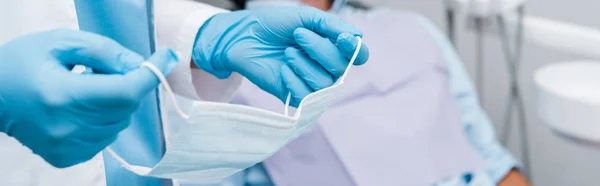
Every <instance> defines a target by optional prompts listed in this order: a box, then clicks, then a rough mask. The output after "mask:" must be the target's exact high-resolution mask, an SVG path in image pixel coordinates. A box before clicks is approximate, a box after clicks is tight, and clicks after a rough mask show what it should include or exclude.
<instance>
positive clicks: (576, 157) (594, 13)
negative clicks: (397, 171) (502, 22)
mask: <svg viewBox="0 0 600 186" xmlns="http://www.w3.org/2000/svg"><path fill="white" fill-rule="evenodd" d="M200 1H202V2H205V3H209V4H213V5H216V6H220V7H225V8H227V7H231V5H230V4H229V3H228V1H227V0H200ZM361 1H362V2H365V3H366V4H369V5H373V6H375V7H385V8H393V9H404V10H410V11H415V12H418V13H421V14H422V15H424V16H426V17H428V18H429V19H431V20H432V21H433V22H434V23H436V25H437V26H438V28H440V29H441V30H443V31H445V30H446V18H445V16H446V13H445V4H444V2H443V0H361ZM599 7H600V1H596V0H531V1H528V2H527V3H526V5H525V11H526V14H527V15H535V16H540V17H544V18H549V19H553V20H557V21H562V22H568V23H571V24H578V25H583V26H590V27H595V28H600V13H598V8H599ZM467 25H468V21H466V19H465V18H464V17H457V19H456V46H457V49H458V51H459V54H460V56H461V57H462V60H463V62H464V63H465V65H466V66H467V68H468V70H469V73H470V74H471V77H473V79H474V81H480V82H479V83H478V84H479V85H482V87H479V88H480V94H481V95H482V104H483V106H484V108H485V109H486V110H487V111H488V113H489V115H490V117H491V119H492V120H493V121H494V124H495V125H496V132H497V134H498V137H499V138H500V137H501V136H502V132H503V131H502V130H503V127H502V124H503V123H504V113H505V111H506V105H507V102H508V96H509V93H510V91H509V87H510V81H509V79H510V78H509V73H508V68H507V65H506V58H505V55H504V52H503V50H502V43H501V41H500V39H499V37H498V36H497V35H496V34H487V35H485V36H484V37H483V46H484V47H483V51H482V52H483V54H484V55H483V63H482V64H483V66H482V68H481V70H482V71H481V74H482V76H481V77H482V78H480V79H476V78H475V77H476V70H477V69H478V66H477V64H478V63H477V50H476V49H477V44H476V43H477V35H476V34H475V33H474V31H473V29H469V27H468V26H467ZM366 37H368V36H366ZM598 50H600V48H599V49H598ZM522 52H523V54H522V61H521V64H520V69H519V71H518V76H519V87H520V89H521V91H522V94H523V95H522V96H523V100H524V103H525V113H526V119H527V122H526V123H527V125H526V127H527V129H528V130H527V139H526V140H525V141H526V142H527V143H528V144H529V151H530V158H529V159H530V161H531V162H530V164H531V165H530V166H531V167H530V170H531V176H532V179H533V180H532V181H533V183H534V184H535V185H543V186H565V185H598V178H599V176H600V148H593V147H589V146H584V145H581V144H577V143H574V142H572V141H569V140H565V139H564V138H561V137H558V136H557V135H556V134H554V133H553V132H552V130H551V129H550V128H549V127H548V126H547V125H546V124H544V123H543V122H542V121H541V120H540V119H539V118H538V117H537V115H536V111H535V86H534V82H533V74H534V72H535V70H536V69H538V68H540V67H541V66H543V65H547V64H551V63H556V62H562V61H571V60H586V59H590V57H586V56H583V55H575V54H571V53H567V52H563V51H559V50H555V49H551V48H547V47H543V46H540V45H535V44H532V43H528V42H525V43H524V46H523V50H522ZM599 114H600V113H599ZM516 122H518V120H517V119H516V117H513V121H512V123H511V124H512V125H513V127H512V131H511V132H510V135H509V136H508V141H507V146H508V148H509V149H510V150H511V151H512V152H513V153H514V154H515V156H517V157H519V158H522V157H521V145H523V144H521V140H520V139H519V135H518V134H519V132H520V131H518V130H520V129H519V127H518V126H517V125H518V124H517V123H516Z"/></svg>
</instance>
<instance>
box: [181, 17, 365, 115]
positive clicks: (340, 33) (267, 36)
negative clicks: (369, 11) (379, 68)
mask: <svg viewBox="0 0 600 186" xmlns="http://www.w3.org/2000/svg"><path fill="white" fill-rule="evenodd" d="M354 36H362V35H361V32H360V31H359V30H358V29H357V28H355V27H353V26H352V25H349V24H346V23H344V22H343V21H342V20H341V19H340V18H339V17H337V16H334V15H331V14H328V13H325V12H322V11H320V10H318V9H315V8H311V7H281V8H277V9H273V8H269V9H257V10H246V11H237V12H231V13H223V14H217V15H215V16H213V17H212V18H211V19H210V20H208V21H207V22H206V23H205V24H204V26H202V28H200V30H199V32H198V36H197V39H196V43H195V46H194V52H193V60H194V62H195V63H196V65H197V66H198V67H200V68H201V69H203V70H205V71H207V72H209V73H212V74H214V75H215V76H217V77H218V78H227V77H229V75H230V74H231V73H232V72H238V73H240V74H241V75H243V76H245V77H246V78H248V79H249V80H250V81H252V82H253V83H254V84H256V85H258V86H259V87H260V88H262V89H263V90H265V91H267V92H269V93H271V94H273V95H275V96H277V97H278V98H279V99H280V100H282V101H284V100H285V99H286V97H287V94H288V92H291V93H292V95H293V98H294V99H292V102H291V105H292V106H297V105H298V104H299V103H300V101H301V100H302V98H304V97H305V96H306V95H308V94H310V93H312V92H314V91H318V90H320V89H323V88H326V87H329V86H331V85H332V84H333V83H334V82H335V81H336V80H337V79H338V78H339V77H340V76H341V75H342V74H343V73H344V70H345V69H346V67H347V65H348V62H349V60H350V58H351V57H352V55H353V54H354V50H355V49H356V47H357V46H356V45H357V43H358V40H357V39H356V38H355V37H354ZM368 56H369V52H368V49H367V47H366V46H365V45H363V46H362V48H361V51H360V53H359V55H358V58H357V60H356V62H355V65H361V64H364V63H365V62H366V61H367V59H368Z"/></svg>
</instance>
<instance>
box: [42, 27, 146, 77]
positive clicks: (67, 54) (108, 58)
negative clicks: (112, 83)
mask: <svg viewBox="0 0 600 186" xmlns="http://www.w3.org/2000/svg"><path fill="white" fill-rule="evenodd" d="M53 32H54V33H53V34H56V35H59V36H57V37H59V41H60V42H59V46H55V50H53V54H54V56H55V57H56V58H57V59H58V60H59V61H60V62H61V63H62V64H63V65H65V67H68V66H72V65H84V66H87V67H90V68H92V69H94V72H96V73H106V74H124V73H126V72H128V71H129V70H131V69H135V68H137V67H138V66H139V64H140V63H142V62H143V61H144V58H143V57H142V56H140V55H139V54H137V53H135V52H133V51H131V50H129V49H127V48H125V47H123V46H121V45H120V44H119V43H117V42H116V41H114V40H112V39H110V38H108V37H104V36H101V35H97V34H93V33H88V32H82V31H73V30H55V31H53Z"/></svg>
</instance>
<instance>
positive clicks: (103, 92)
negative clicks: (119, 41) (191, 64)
mask: <svg viewBox="0 0 600 186" xmlns="http://www.w3.org/2000/svg"><path fill="white" fill-rule="evenodd" d="M148 62H150V63H152V64H154V66H156V68H158V70H160V71H161V72H162V73H163V74H164V75H165V76H167V75H168V74H169V73H170V72H171V70H172V69H173V68H174V67H175V65H176V64H177V62H178V58H177V56H176V55H175V53H174V52H173V51H172V50H170V49H168V50H159V51H157V52H156V53H155V54H154V55H153V56H152V57H151V58H150V59H149V60H148ZM73 76H74V77H72V78H70V79H73V82H74V86H75V87H78V88H77V89H75V91H76V92H75V93H76V94H78V95H74V96H73V97H76V98H78V99H80V102H84V103H88V104H87V105H88V107H89V108H88V110H89V111H92V112H97V111H103V110H106V109H122V110H131V112H133V111H135V109H137V106H138V104H139V102H140V101H141V100H142V99H143V98H144V97H145V96H146V95H147V94H148V93H149V92H150V91H152V90H154V89H156V88H157V87H158V84H159V83H160V82H159V79H158V77H157V76H156V75H155V74H154V73H152V71H151V70H150V69H147V68H146V67H140V68H137V69H135V70H131V71H129V72H127V73H126V74H124V75H117V74H111V75H106V74H93V75H75V74H73ZM116 119H123V118H116Z"/></svg>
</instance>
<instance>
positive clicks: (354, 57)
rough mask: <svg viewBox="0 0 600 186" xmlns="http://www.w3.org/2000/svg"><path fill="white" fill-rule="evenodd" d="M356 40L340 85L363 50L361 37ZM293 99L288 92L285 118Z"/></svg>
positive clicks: (284, 110)
mask: <svg viewBox="0 0 600 186" xmlns="http://www.w3.org/2000/svg"><path fill="white" fill-rule="evenodd" d="M356 39H357V40H358V43H357V45H356V49H355V50H354V54H353V55H352V58H350V63H348V66H347V67H346V70H344V75H342V77H340V79H339V81H338V84H343V83H344V79H346V75H348V72H350V68H351V67H352V66H353V65H354V61H356V57H358V53H360V48H362V38H360V37H359V36H356ZM291 99H292V93H291V92H288V95H287V98H286V99H285V107H284V109H283V114H284V115H285V116H289V108H290V100H291Z"/></svg>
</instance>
